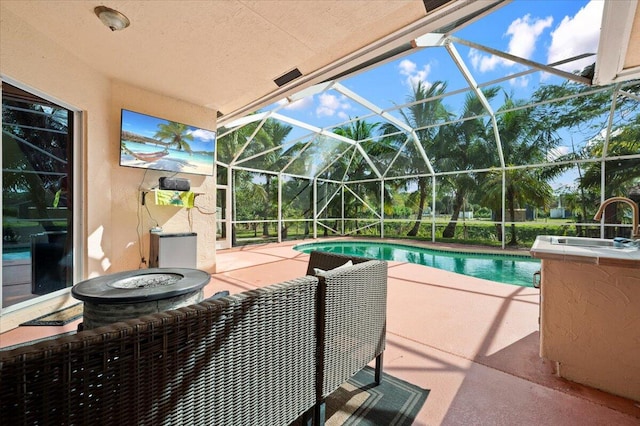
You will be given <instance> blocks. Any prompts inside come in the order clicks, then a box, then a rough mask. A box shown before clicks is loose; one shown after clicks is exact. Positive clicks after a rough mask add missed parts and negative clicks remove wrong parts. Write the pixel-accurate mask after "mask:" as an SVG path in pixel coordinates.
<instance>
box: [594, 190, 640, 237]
mask: <svg viewBox="0 0 640 426" xmlns="http://www.w3.org/2000/svg"><path fill="white" fill-rule="evenodd" d="M618 202H620V203H627V204H629V205H630V206H631V210H632V212H633V213H632V214H633V217H632V220H633V225H632V228H631V238H636V239H637V238H640V224H639V222H640V207H638V205H637V204H636V203H635V202H634V201H633V200H631V199H630V198H626V197H611V198H608V199H606V200H604V201H603V202H602V204H600V208H598V212H597V213H596V215H595V216H594V217H593V220H600V219H602V214H603V213H604V209H605V207H607V206H608V205H609V204H611V203H618Z"/></svg>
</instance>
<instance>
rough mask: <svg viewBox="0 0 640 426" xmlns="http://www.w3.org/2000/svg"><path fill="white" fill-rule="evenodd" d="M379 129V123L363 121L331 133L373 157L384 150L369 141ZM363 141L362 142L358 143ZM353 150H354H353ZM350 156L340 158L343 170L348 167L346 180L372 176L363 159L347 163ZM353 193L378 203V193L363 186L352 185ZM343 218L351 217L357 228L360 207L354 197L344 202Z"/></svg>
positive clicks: (382, 145)
mask: <svg viewBox="0 0 640 426" xmlns="http://www.w3.org/2000/svg"><path fill="white" fill-rule="evenodd" d="M379 127H380V123H369V122H366V121H363V120H359V119H358V120H355V121H352V122H351V123H349V124H345V125H343V126H341V127H337V128H335V129H333V132H334V133H335V134H337V135H340V136H344V137H346V138H349V139H351V140H352V141H354V142H356V143H359V144H361V146H362V147H363V149H364V151H365V152H367V153H368V154H369V155H371V156H375V155H377V154H379V153H380V151H381V150H383V149H384V144H382V143H380V142H372V141H371V140H370V139H371V138H372V137H373V136H375V133H376V130H377V129H378V128H379ZM360 141H363V142H360ZM354 149H355V148H354ZM351 158H352V157H351V156H347V155H345V156H343V157H341V159H340V160H341V161H342V162H344V163H345V164H344V168H345V169H346V168H347V167H348V171H347V178H348V180H354V179H363V178H366V177H368V175H372V173H370V166H369V164H368V163H367V162H366V161H365V160H364V158H363V157H360V156H355V158H354V159H355V161H354V162H353V163H351V164H347V162H348V161H349V160H350V159H351ZM352 187H353V191H354V192H355V193H357V194H359V195H361V196H362V197H363V199H365V200H366V199H367V198H368V197H369V196H371V197H372V198H374V199H375V200H377V201H378V202H380V194H379V191H367V190H366V188H367V186H366V185H364V184H354V185H352ZM344 207H345V216H346V217H353V218H354V219H355V227H356V229H357V228H358V217H357V216H358V209H359V207H360V201H359V200H357V199H356V198H354V197H347V200H346V202H345V206H344Z"/></svg>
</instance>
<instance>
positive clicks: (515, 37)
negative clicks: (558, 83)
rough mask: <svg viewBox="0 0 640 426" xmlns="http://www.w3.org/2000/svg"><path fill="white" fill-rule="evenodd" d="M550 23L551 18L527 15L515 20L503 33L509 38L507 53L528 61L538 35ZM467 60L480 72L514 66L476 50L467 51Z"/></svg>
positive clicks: (551, 21) (509, 62)
mask: <svg viewBox="0 0 640 426" xmlns="http://www.w3.org/2000/svg"><path fill="white" fill-rule="evenodd" d="M552 23H553V18H552V17H551V16H548V17H546V18H544V19H542V18H534V19H532V18H531V15H529V14H527V15H525V16H523V17H522V18H518V19H516V20H515V21H513V22H512V23H511V24H510V25H509V28H507V31H506V33H505V36H507V37H509V38H510V39H509V45H508V49H507V53H510V54H511V55H514V56H518V57H520V58H524V59H530V58H531V57H532V56H533V52H534V51H535V48H536V43H537V42H538V39H539V38H540V35H541V34H542V33H543V32H544V30H545V29H547V28H549V27H551V24H552ZM469 59H470V60H471V65H472V66H473V68H474V69H476V70H478V71H480V72H487V71H492V70H494V69H496V67H498V66H503V67H511V66H513V65H515V63H514V62H511V61H508V60H506V59H504V58H501V57H499V56H495V55H483V54H481V53H480V52H479V51H478V50H476V49H471V50H470V51H469Z"/></svg>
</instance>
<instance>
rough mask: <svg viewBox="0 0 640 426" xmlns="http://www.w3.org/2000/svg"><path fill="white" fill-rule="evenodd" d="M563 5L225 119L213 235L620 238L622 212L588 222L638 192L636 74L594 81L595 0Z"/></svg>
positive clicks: (461, 29)
mask: <svg viewBox="0 0 640 426" xmlns="http://www.w3.org/2000/svg"><path fill="white" fill-rule="evenodd" d="M565 3H567V2H565ZM569 3H574V6H573V9H571V10H570V12H571V13H570V14H566V15H554V11H553V10H550V9H552V8H550V7H549V6H550V3H549V2H512V3H509V4H506V5H505V6H503V7H500V8H499V9H497V10H491V11H488V12H486V13H480V14H478V16H474V17H470V18H468V19H465V20H462V21H460V22H456V23H454V24H451V25H448V26H447V27H445V28H439V29H437V30H436V31H431V32H429V33H426V34H422V35H420V36H418V37H416V38H413V39H412V40H410V42H408V43H405V44H404V45H403V47H401V48H398V49H396V50H394V51H391V52H388V54H386V55H382V56H380V57H377V58H376V60H375V61H371V62H370V63H367V64H364V65H362V66H360V67H358V68H357V69H352V70H349V71H348V72H344V73H341V74H339V75H337V76H335V78H332V79H329V80H326V81H324V82H321V83H319V84H316V85H314V86H312V87H309V88H306V89H304V90H302V91H300V92H298V93H296V94H294V95H291V96H288V97H286V98H284V99H281V100H280V101H278V102H275V103H273V104H271V105H269V106H267V107H264V108H262V109H260V110H258V111H255V112H253V113H251V114H248V115H246V116H245V117H243V118H239V119H234V120H231V121H225V120H224V119H223V120H222V121H221V126H220V127H219V128H218V148H217V183H218V188H220V189H219V190H218V205H219V206H223V210H224V214H223V215H220V217H219V218H218V220H219V221H220V226H219V233H220V234H222V235H221V237H222V238H225V237H226V236H227V235H231V236H232V238H231V240H232V241H233V244H244V243H250V242H256V241H265V240H268V241H269V240H270V241H273V240H286V239H301V238H307V237H314V238H315V237H323V236H338V235H351V236H369V237H383V238H407V237H409V238H417V239H422V240H426V241H433V242H436V241H440V242H442V241H444V242H459V243H470V244H481V245H489V246H499V247H503V248H504V247H507V246H508V247H530V246H531V244H532V243H533V241H534V240H535V238H536V236H537V235H574V236H584V237H599V238H612V237H613V236H631V223H632V211H631V209H630V208H627V207H626V206H625V205H622V204H617V205H611V206H609V208H608V210H607V211H606V214H605V215H604V217H603V219H602V220H595V219H594V215H595V213H596V211H597V209H598V206H599V205H600V203H601V202H602V201H603V200H605V199H607V198H609V197H612V196H624V197H629V198H632V199H634V200H635V201H636V202H638V201H639V198H640V109H639V106H640V80H627V81H624V80H621V81H619V82H614V83H611V84H603V82H602V81H599V78H598V72H599V71H600V70H599V69H598V66H599V65H598V66H596V64H597V63H598V57H599V55H604V54H606V53H603V46H600V47H599V46H598V41H599V40H601V37H600V31H599V28H600V24H601V22H602V14H603V3H602V2H587V1H585V2H569ZM563 13H566V9H565V10H564V12H563ZM545 35H546V38H545ZM602 43H604V42H603V41H600V44H602ZM226 217H229V218H231V219H232V220H230V221H225V219H226Z"/></svg>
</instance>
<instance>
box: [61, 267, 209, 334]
mask: <svg viewBox="0 0 640 426" xmlns="http://www.w3.org/2000/svg"><path fill="white" fill-rule="evenodd" d="M210 279H211V275H209V273H207V272H205V271H201V270H199V269H187V268H150V269H139V270H136V271H125V272H117V273H115V274H110V275H103V276H100V277H96V278H91V279H88V280H85V281H82V282H79V283H78V284H76V285H75V286H73V287H72V288H71V294H72V295H73V297H75V298H76V299H79V300H82V301H83V302H84V309H83V319H82V329H84V330H87V329H93V328H96V327H101V326H103V325H107V324H111V323H113V322H118V321H124V320H126V319H130V318H138V317H141V316H143V315H148V314H153V313H156V312H163V311H168V310H171V309H177V308H180V307H182V306H187V305H191V304H194V303H198V302H200V301H202V294H203V290H202V289H203V287H204V286H205V285H207V283H208V282H209V280H210Z"/></svg>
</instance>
